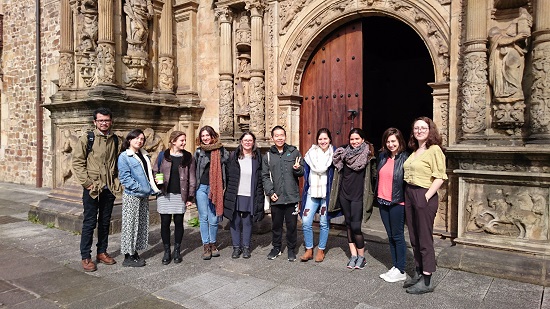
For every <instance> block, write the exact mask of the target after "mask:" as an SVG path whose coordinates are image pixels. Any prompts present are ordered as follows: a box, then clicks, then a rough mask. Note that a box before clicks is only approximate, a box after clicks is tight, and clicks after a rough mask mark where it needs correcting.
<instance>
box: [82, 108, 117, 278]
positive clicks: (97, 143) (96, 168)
mask: <svg viewBox="0 0 550 309" xmlns="http://www.w3.org/2000/svg"><path fill="white" fill-rule="evenodd" d="M93 116H94V126H95V130H94V131H93V133H91V132H89V133H88V134H86V135H83V136H82V137H80V139H79V143H78V144H77V145H76V147H75V150H74V157H73V170H74V172H75V176H76V178H77V180H78V181H79V182H80V184H81V185H82V187H83V188H84V191H83V194H82V204H83V206H84V211H83V213H82V217H83V220H82V234H81V238H80V254H81V256H82V268H83V269H84V271H87V272H89V271H95V270H96V269H97V266H96V264H95V263H94V261H92V257H91V252H92V250H91V247H92V243H93V238H94V229H95V227H96V225H97V255H96V262H97V263H104V264H106V265H112V264H115V263H116V261H115V260H114V259H113V258H112V257H110V256H109V254H108V253H107V245H108V237H109V227H110V223H111V213H112V212H113V204H114V201H115V195H120V193H121V185H120V182H119V181H118V171H117V168H116V162H117V157H118V154H119V153H120V144H121V143H120V142H119V140H118V136H117V135H115V134H114V133H113V132H112V131H111V126H112V124H113V114H112V112H111V110H110V109H108V108H105V107H100V108H98V109H96V110H95V111H94V113H93Z"/></svg>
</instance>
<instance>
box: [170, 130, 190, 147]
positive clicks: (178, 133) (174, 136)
mask: <svg viewBox="0 0 550 309" xmlns="http://www.w3.org/2000/svg"><path fill="white" fill-rule="evenodd" d="M182 135H184V136H185V137H187V134H185V132H182V131H172V133H170V137H169V138H168V141H169V142H170V145H172V143H174V142H175V141H176V140H177V139H178V138H179V137H180V136H182Z"/></svg>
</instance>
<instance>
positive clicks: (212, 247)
mask: <svg viewBox="0 0 550 309" xmlns="http://www.w3.org/2000/svg"><path fill="white" fill-rule="evenodd" d="M210 252H212V257H218V256H220V251H219V250H218V247H216V244H215V243H211V244H210Z"/></svg>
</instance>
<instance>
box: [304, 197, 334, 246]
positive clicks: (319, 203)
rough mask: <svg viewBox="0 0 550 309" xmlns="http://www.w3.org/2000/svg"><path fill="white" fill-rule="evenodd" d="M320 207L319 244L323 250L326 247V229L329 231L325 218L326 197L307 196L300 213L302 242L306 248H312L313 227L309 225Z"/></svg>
mask: <svg viewBox="0 0 550 309" xmlns="http://www.w3.org/2000/svg"><path fill="white" fill-rule="evenodd" d="M319 208H321V211H320V212H319V216H320V219H319V246H318V248H319V249H321V250H325V248H326V247H327V239H328V231H329V222H328V220H327V205H326V199H324V198H315V197H311V196H309V194H308V196H307V198H306V205H305V207H304V214H303V215H302V231H303V232H304V243H305V246H306V249H312V248H313V229H312V227H311V225H312V224H313V219H314V218H315V213H317V210H319Z"/></svg>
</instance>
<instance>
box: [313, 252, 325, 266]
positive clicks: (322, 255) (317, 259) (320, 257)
mask: <svg viewBox="0 0 550 309" xmlns="http://www.w3.org/2000/svg"><path fill="white" fill-rule="evenodd" d="M324 260H325V250H321V249H317V255H316V256H315V262H317V263H320V262H322V261H324Z"/></svg>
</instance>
